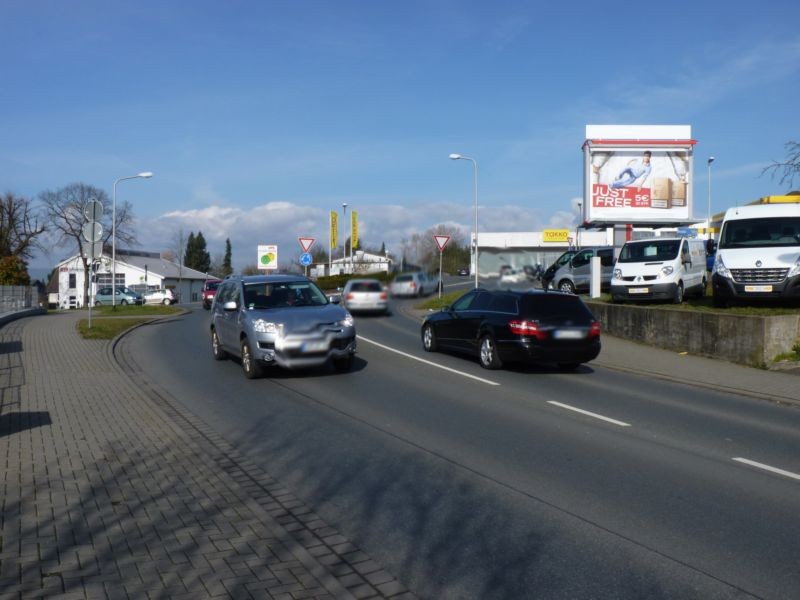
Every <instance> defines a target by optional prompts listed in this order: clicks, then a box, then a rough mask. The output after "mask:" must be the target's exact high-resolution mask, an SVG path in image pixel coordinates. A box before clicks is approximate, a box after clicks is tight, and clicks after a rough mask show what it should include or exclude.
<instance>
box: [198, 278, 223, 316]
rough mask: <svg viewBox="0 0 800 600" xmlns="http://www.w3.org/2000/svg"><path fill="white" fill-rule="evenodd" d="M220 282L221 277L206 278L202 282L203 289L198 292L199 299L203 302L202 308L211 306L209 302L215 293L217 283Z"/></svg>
mask: <svg viewBox="0 0 800 600" xmlns="http://www.w3.org/2000/svg"><path fill="white" fill-rule="evenodd" d="M220 283H222V280H221V279H206V282H205V283H204V284H203V291H202V292H201V293H200V299H201V301H202V302H203V308H205V309H206V310H208V309H210V308H211V303H212V302H214V296H215V295H216V293H217V288H218V287H219V284H220Z"/></svg>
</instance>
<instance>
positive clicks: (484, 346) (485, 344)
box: [480, 334, 503, 369]
mask: <svg viewBox="0 0 800 600" xmlns="http://www.w3.org/2000/svg"><path fill="white" fill-rule="evenodd" d="M480 361H481V366H482V367H483V368H484V369H499V368H500V367H502V366H503V361H501V360H500V356H499V355H498V354H497V346H496V345H495V343H494V338H493V337H492V336H491V335H488V334H486V335H484V336H483V337H482V338H481V351H480Z"/></svg>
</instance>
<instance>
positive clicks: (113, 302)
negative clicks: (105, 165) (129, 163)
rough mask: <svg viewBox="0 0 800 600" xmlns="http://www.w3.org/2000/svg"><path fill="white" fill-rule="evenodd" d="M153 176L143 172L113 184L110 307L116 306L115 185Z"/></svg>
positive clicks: (148, 172) (122, 178)
mask: <svg viewBox="0 0 800 600" xmlns="http://www.w3.org/2000/svg"><path fill="white" fill-rule="evenodd" d="M152 176H153V174H152V173H151V172H150V171H144V172H142V173H139V174H138V175H131V176H130V177H120V178H119V179H117V180H116V181H115V182H114V190H113V192H112V194H111V306H112V308H116V306H117V294H116V292H117V184H118V183H119V182H120V181H125V180H126V179H140V178H141V179H149V178H150V177H152Z"/></svg>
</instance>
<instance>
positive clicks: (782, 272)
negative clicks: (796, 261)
mask: <svg viewBox="0 0 800 600" xmlns="http://www.w3.org/2000/svg"><path fill="white" fill-rule="evenodd" d="M788 272H789V269H731V275H733V280H734V281H735V282H736V283H776V282H780V281H783V280H784V279H786V275H787V273H788Z"/></svg>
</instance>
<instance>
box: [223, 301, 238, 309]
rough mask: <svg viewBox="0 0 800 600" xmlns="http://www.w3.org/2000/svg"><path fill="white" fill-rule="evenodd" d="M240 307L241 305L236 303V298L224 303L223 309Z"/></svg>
mask: <svg viewBox="0 0 800 600" xmlns="http://www.w3.org/2000/svg"><path fill="white" fill-rule="evenodd" d="M238 308H239V306H238V305H237V304H236V302H235V301H234V300H228V301H227V302H225V303H224V304H223V305H222V309H223V310H228V311H230V310H237V309H238Z"/></svg>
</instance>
